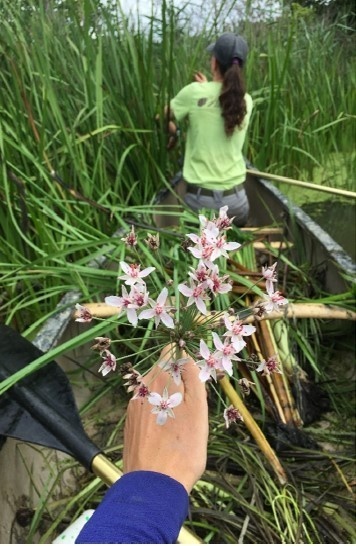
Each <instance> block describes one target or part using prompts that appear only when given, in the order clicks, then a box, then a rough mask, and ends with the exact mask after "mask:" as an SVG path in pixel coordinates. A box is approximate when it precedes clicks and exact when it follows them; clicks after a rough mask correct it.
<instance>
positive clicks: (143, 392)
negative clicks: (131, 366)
mask: <svg viewBox="0 0 356 546" xmlns="http://www.w3.org/2000/svg"><path fill="white" fill-rule="evenodd" d="M149 395H150V391H149V390H148V387H146V385H145V384H144V383H141V385H139V386H138V387H137V390H136V393H135V394H134V396H133V397H132V400H137V399H138V398H147V397H148V396H149Z"/></svg>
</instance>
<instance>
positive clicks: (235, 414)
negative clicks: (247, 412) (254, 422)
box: [224, 406, 244, 428]
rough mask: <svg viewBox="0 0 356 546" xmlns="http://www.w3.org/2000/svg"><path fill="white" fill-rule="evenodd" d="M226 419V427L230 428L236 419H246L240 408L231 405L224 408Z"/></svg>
mask: <svg viewBox="0 0 356 546" xmlns="http://www.w3.org/2000/svg"><path fill="white" fill-rule="evenodd" d="M224 419H225V425H226V428H229V426H230V425H231V423H236V421H243V420H244V418H243V417H242V415H241V413H240V412H239V410H238V409H236V408H234V406H229V407H228V408H226V409H225V410H224Z"/></svg>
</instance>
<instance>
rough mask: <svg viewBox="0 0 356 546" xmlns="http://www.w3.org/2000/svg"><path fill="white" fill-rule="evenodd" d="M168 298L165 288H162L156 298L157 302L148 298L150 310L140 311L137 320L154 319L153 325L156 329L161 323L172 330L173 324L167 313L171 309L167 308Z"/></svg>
mask: <svg viewBox="0 0 356 546" xmlns="http://www.w3.org/2000/svg"><path fill="white" fill-rule="evenodd" d="M167 297H168V290H167V288H163V290H162V292H161V293H160V295H159V296H158V298H157V302H155V301H154V300H153V299H151V298H148V301H149V304H150V305H151V307H152V309H145V311H142V312H141V313H140V314H139V316H138V318H139V319H151V318H154V319H155V325H156V328H157V327H158V325H159V323H160V321H162V322H163V324H164V325H165V326H167V328H174V322H173V319H172V317H171V316H170V315H169V314H168V313H167V311H169V310H170V309H171V308H172V307H171V306H167V305H165V304H166V300H167Z"/></svg>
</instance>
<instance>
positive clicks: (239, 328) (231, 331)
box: [224, 313, 256, 353]
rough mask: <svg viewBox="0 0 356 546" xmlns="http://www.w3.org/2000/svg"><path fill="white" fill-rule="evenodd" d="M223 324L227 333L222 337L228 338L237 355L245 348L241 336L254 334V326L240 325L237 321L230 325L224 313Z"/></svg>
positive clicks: (244, 342)
mask: <svg viewBox="0 0 356 546" xmlns="http://www.w3.org/2000/svg"><path fill="white" fill-rule="evenodd" d="M224 322H225V326H226V328H227V332H226V333H225V334H224V337H230V338H231V343H232V345H233V346H234V348H235V349H236V352H237V353H239V352H240V351H242V349H243V348H244V347H245V346H246V341H245V340H244V339H243V336H250V335H252V334H253V333H254V332H256V328H255V327H254V326H250V325H247V324H242V322H241V321H240V320H239V318H238V317H237V319H236V320H235V321H234V322H232V323H231V321H230V320H229V316H228V315H227V314H226V313H225V315H224Z"/></svg>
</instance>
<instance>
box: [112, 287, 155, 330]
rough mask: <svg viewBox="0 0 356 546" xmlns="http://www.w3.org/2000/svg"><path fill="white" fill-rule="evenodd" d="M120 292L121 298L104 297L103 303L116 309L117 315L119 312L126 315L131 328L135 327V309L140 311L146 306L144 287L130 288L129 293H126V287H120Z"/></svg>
mask: <svg viewBox="0 0 356 546" xmlns="http://www.w3.org/2000/svg"><path fill="white" fill-rule="evenodd" d="M121 292H122V296H108V297H106V298H105V303H106V304H107V305H112V306H113V307H117V308H118V313H121V311H123V312H125V313H126V314H127V320H128V321H129V322H130V323H131V324H132V326H137V322H138V317H137V309H141V308H142V307H144V306H145V305H147V302H148V292H147V291H146V285H138V286H132V287H131V290H130V293H128V292H127V289H126V286H122V287H121Z"/></svg>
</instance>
